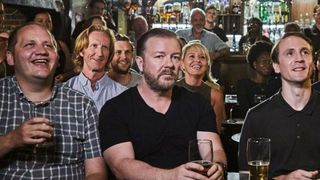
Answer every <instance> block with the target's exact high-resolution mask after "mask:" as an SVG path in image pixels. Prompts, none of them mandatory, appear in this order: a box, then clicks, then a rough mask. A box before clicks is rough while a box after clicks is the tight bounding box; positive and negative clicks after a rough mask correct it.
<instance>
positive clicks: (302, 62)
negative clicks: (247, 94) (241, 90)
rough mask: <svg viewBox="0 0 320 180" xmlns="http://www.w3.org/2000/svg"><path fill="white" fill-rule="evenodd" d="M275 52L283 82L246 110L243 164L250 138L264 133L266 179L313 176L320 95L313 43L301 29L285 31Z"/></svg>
mask: <svg viewBox="0 0 320 180" xmlns="http://www.w3.org/2000/svg"><path fill="white" fill-rule="evenodd" d="M271 57H272V61H273V68H274V70H275V72H276V73H280V74H281V81H282V88H281V89H280V91H279V92H278V93H277V94H275V95H274V96H272V97H271V98H269V99H267V100H266V101H264V102H263V103H261V104H259V105H257V106H255V107H254V108H253V109H250V110H249V112H248V113H247V116H246V119H245V123H244V125H243V128H242V132H241V139H240V146H239V149H240V152H239V169H240V171H248V162H247V160H246V159H247V158H246V144H247V139H248V138H254V137H265V138H270V139H271V161H270V165H269V177H268V179H276V180H282V179H288V180H289V179H314V178H315V176H316V175H317V174H318V173H319V172H318V170H319V167H320V154H319V149H320V143H318V141H319V138H320V135H319V128H318V127H319V126H320V121H319V119H320V111H319V109H320V95H319V93H318V92H317V91H314V90H312V89H311V78H310V77H311V75H312V72H313V69H314V64H313V62H312V59H313V58H312V43H311V41H310V40H309V39H308V38H307V37H305V36H304V35H303V34H301V33H296V32H294V33H286V34H285V35H284V36H283V37H282V38H281V39H280V40H279V42H278V43H277V44H275V46H274V47H273V49H272V52H271Z"/></svg>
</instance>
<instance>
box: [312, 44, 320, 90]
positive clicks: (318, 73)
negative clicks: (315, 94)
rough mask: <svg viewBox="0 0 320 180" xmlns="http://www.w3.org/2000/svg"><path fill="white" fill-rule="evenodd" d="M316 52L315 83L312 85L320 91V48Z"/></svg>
mask: <svg viewBox="0 0 320 180" xmlns="http://www.w3.org/2000/svg"><path fill="white" fill-rule="evenodd" d="M315 54H316V55H315V61H314V64H315V70H314V74H313V80H314V83H313V84H312V87H313V89H315V90H317V91H319V92H320V50H318V51H317V52H316V53H315Z"/></svg>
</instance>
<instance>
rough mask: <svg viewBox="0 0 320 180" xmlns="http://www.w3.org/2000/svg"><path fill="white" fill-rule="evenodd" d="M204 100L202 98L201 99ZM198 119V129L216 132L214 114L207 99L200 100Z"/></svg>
mask: <svg viewBox="0 0 320 180" xmlns="http://www.w3.org/2000/svg"><path fill="white" fill-rule="evenodd" d="M203 100H204V99H203ZM199 110H200V120H199V125H198V131H207V132H215V133H218V132H217V123H216V115H215V113H214V111H213V108H212V106H211V105H210V102H209V101H202V107H201V106H200V108H199Z"/></svg>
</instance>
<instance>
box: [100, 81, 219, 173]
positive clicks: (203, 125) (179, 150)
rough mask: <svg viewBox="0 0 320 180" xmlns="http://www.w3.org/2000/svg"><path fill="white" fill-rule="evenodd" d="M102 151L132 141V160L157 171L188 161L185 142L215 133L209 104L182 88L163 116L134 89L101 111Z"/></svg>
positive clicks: (174, 90)
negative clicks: (142, 162) (148, 165)
mask: <svg viewBox="0 0 320 180" xmlns="http://www.w3.org/2000/svg"><path fill="white" fill-rule="evenodd" d="M99 131H100V138H101V149H102V152H103V151H105V150H106V149H108V148H109V147H111V146H113V145H116V144H119V143H123V142H131V143H132V145H133V148H134V152H135V159H137V160H141V161H144V162H146V163H148V164H150V165H151V166H155V167H159V168H174V167H177V166H179V165H181V164H183V163H186V162H187V161H188V141H189V140H191V139H195V138H196V133H197V131H208V132H217V130H216V121H215V115H214V112H213V109H212V107H211V105H210V102H209V101H207V100H206V99H204V98H203V97H202V96H201V95H199V94H196V93H191V92H189V91H187V90H186V89H184V88H182V87H176V86H175V87H174V89H173V96H172V102H171V105H170V107H169V109H168V111H167V112H166V113H165V114H162V113H158V112H156V111H155V110H154V109H152V108H151V107H149V106H148V105H147V104H146V103H145V101H144V100H143V98H142V97H141V96H140V94H139V92H138V90H137V87H133V88H130V89H128V90H127V91H125V92H123V93H122V94H120V95H119V96H117V97H115V98H113V99H111V100H109V101H108V102H106V104H105V105H104V106H103V108H102V109H101V112H100V122H99Z"/></svg>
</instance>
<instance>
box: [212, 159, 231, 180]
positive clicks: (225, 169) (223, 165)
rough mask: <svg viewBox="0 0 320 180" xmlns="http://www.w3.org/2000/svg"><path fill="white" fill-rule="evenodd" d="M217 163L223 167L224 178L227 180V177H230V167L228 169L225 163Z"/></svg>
mask: <svg viewBox="0 0 320 180" xmlns="http://www.w3.org/2000/svg"><path fill="white" fill-rule="evenodd" d="M215 163H217V164H219V165H220V166H221V167H222V170H223V177H224V179H227V176H228V167H227V165H226V164H224V163H223V162H215Z"/></svg>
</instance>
